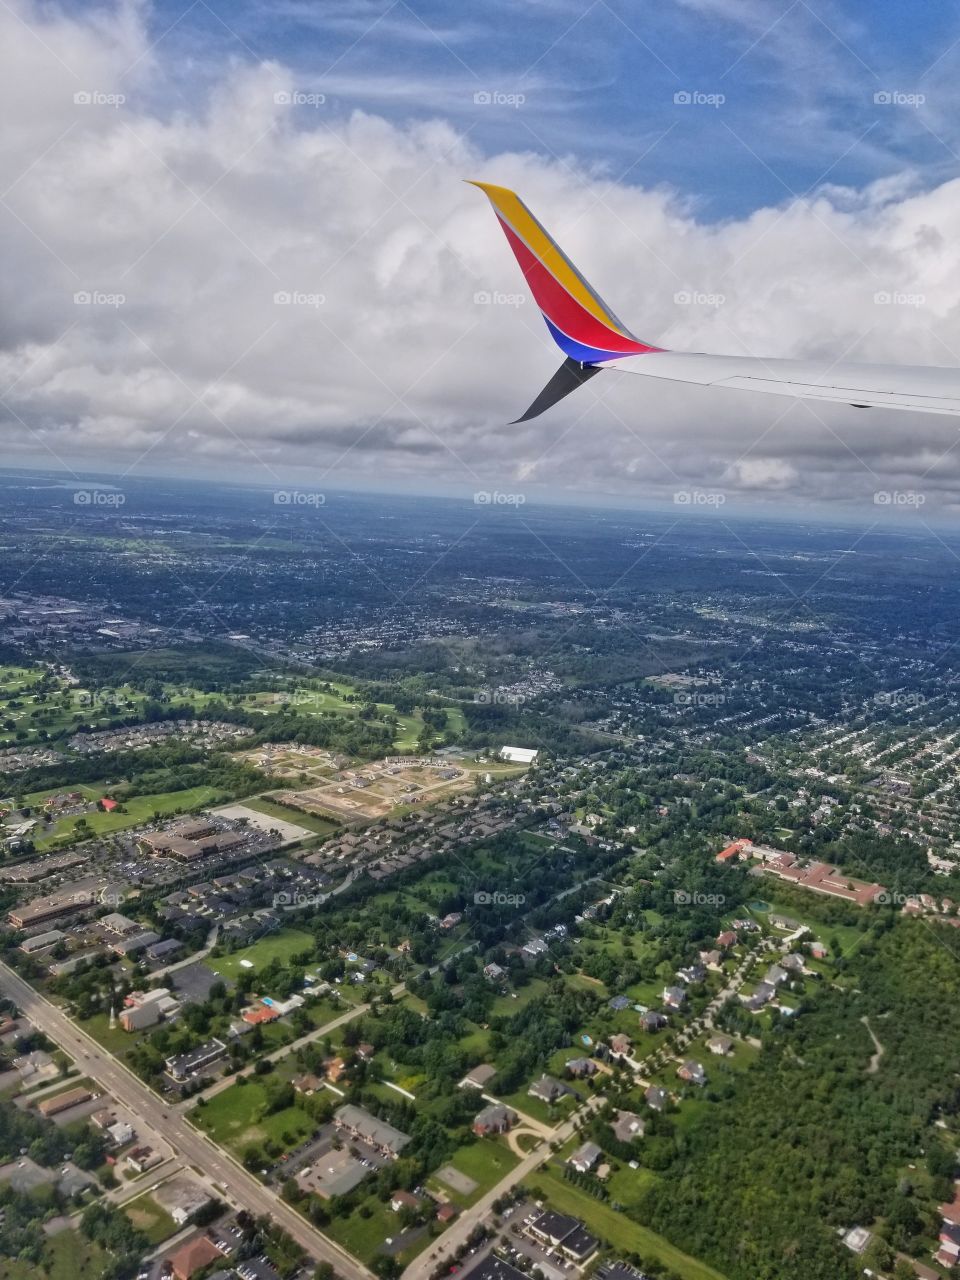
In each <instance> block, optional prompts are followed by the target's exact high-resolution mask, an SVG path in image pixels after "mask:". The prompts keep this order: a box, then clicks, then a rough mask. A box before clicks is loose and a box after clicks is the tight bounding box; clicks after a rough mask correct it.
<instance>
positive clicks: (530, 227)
mask: <svg viewBox="0 0 960 1280" xmlns="http://www.w3.org/2000/svg"><path fill="white" fill-rule="evenodd" d="M467 181H468V182H469V183H470V185H471V186H472V187H479V188H480V190H481V191H482V192H483V193H484V195H485V196H486V197H487V198H488V200H489V201H490V203H491V204H492V205H493V207H494V208H495V209H496V211H497V212H498V213H499V214H500V215H501V217H502V218H504V219H505V221H506V222H508V223H509V224H510V227H511V229H512V230H513V231H515V232H516V234H517V235H518V236H519V237H520V239H521V240H523V241H524V243H525V244H526V245H527V247H528V248H529V249H530V250H531V252H533V253H534V254H536V256H537V257H538V258H539V259H540V261H541V262H542V263H543V265H544V266H545V267H546V268H547V270H548V271H549V272H550V274H551V275H552V276H553V277H554V278H555V279H556V280H558V281H559V282H560V284H562V285H563V287H564V288H565V289H566V290H567V292H568V293H569V294H571V295H572V296H573V297H574V298H576V300H577V301H578V302H579V303H580V305H581V306H583V307H585V308H586V309H587V311H589V312H590V314H591V315H592V316H594V317H595V318H596V319H597V320H599V321H600V322H601V323H602V324H605V325H608V326H609V327H610V328H611V329H615V330H616V332H617V333H619V334H622V335H623V336H624V337H625V338H630V337H632V336H633V335H632V334H631V333H629V332H628V331H627V330H626V329H625V328H624V327H623V325H622V324H621V322H620V321H619V320H618V319H617V317H616V316H615V315H614V314H613V312H612V311H610V309H609V308H608V307H607V306H606V304H605V303H604V302H603V301H601V299H600V298H598V297H597V295H596V294H595V293H594V292H593V290H592V289H591V288H590V286H589V285H588V284H587V282H586V280H584V278H583V276H581V274H580V272H579V271H578V270H577V269H576V267H575V266H574V265H573V263H572V262H571V261H570V259H569V258H568V257H567V256H566V254H565V253H564V252H563V250H562V249H561V248H560V246H559V245H558V244H557V242H556V241H555V240H554V239H553V237H552V236H551V235H550V234H549V233H548V232H547V231H546V230H545V229H544V228H543V227H542V226H541V225H540V223H539V222H538V221H537V220H536V218H535V217H534V216H533V214H532V213H531V212H530V210H529V209H528V208H527V206H526V205H525V204H524V203H523V201H522V200H521V199H520V197H519V196H518V195H517V193H516V192H515V191H511V190H510V188H509V187H497V186H495V185H494V184H493V183H492V182H475V181H474V180H473V179H472V178H468V179H467Z"/></svg>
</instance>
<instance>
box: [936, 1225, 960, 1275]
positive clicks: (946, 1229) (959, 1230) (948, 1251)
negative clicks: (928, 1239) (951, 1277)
mask: <svg viewBox="0 0 960 1280" xmlns="http://www.w3.org/2000/svg"><path fill="white" fill-rule="evenodd" d="M939 1240H940V1248H939V1249H938V1250H937V1252H936V1253H935V1254H934V1255H933V1260H934V1262H939V1263H940V1265H941V1266H942V1267H955V1266H956V1265H957V1263H958V1262H960V1227H957V1226H954V1224H953V1223H952V1222H942V1223H941V1224H940V1235H939Z"/></svg>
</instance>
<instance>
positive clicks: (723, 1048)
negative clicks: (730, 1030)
mask: <svg viewBox="0 0 960 1280" xmlns="http://www.w3.org/2000/svg"><path fill="white" fill-rule="evenodd" d="M707 1048H708V1049H709V1050H710V1052H711V1053H715V1054H716V1055H717V1057H718V1058H725V1057H727V1055H728V1054H730V1053H732V1052H733V1041H732V1040H731V1038H730V1037H729V1036H725V1035H721V1034H720V1033H719V1032H718V1033H717V1034H716V1035H715V1036H711V1037H710V1039H709V1040H708V1041H707Z"/></svg>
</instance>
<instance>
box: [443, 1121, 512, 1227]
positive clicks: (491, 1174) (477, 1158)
mask: <svg viewBox="0 0 960 1280" xmlns="http://www.w3.org/2000/svg"><path fill="white" fill-rule="evenodd" d="M519 1163H520V1157H519V1156H516V1155H514V1153H513V1152H512V1151H511V1150H510V1148H509V1147H508V1146H507V1145H506V1143H505V1142H500V1141H499V1140H498V1139H495V1138H478V1139H477V1141H476V1142H471V1143H470V1144H469V1145H468V1146H465V1147H460V1149H459V1150H458V1151H457V1153H456V1155H455V1156H454V1157H453V1159H452V1160H451V1161H450V1164H452V1165H453V1167H454V1168H455V1169H459V1171H460V1172H461V1173H465V1174H466V1175H467V1177H468V1178H472V1179H473V1181H474V1182H475V1183H476V1184H477V1188H476V1190H475V1191H471V1192H470V1194H469V1195H467V1196H462V1195H458V1193H457V1192H456V1191H454V1190H453V1188H452V1187H448V1186H447V1185H446V1183H444V1184H443V1190H444V1191H445V1192H446V1194H447V1195H449V1197H450V1199H451V1200H453V1201H454V1203H455V1204H458V1205H459V1206H460V1207H461V1208H463V1209H468V1208H469V1207H470V1205H472V1204H474V1203H475V1202H476V1201H477V1200H479V1199H480V1197H481V1196H482V1195H485V1194H486V1192H488V1191H489V1190H490V1189H491V1187H495V1186H496V1185H497V1183H498V1182H500V1181H501V1179H503V1178H505V1177H506V1176H507V1174H508V1173H510V1172H511V1171H512V1170H513V1169H515V1168H516V1167H517V1165H518V1164H519Z"/></svg>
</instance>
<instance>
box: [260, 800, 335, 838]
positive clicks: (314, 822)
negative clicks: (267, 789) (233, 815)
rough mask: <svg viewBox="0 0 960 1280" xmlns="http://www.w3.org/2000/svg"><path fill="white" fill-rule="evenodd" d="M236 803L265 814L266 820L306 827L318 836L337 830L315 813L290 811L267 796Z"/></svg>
mask: <svg viewBox="0 0 960 1280" xmlns="http://www.w3.org/2000/svg"><path fill="white" fill-rule="evenodd" d="M238 803H239V804H245V805H246V806H247V808H248V809H255V810H256V811H257V813H263V814H266V816H267V817H268V818H279V820H280V821H281V822H292V823H293V824H294V825H295V826H298V827H306V829H307V830H308V831H313V832H314V833H315V834H316V835H318V836H329V835H332V834H333V832H334V831H336V830H337V829H338V828H337V824H336V823H335V822H331V821H330V819H329V818H321V817H320V816H319V815H318V814H315V813H304V812H303V811H302V810H301V809H291V808H290V806H289V805H286V804H279V803H278V802H277V801H276V800H273V799H271V798H270V796H269V795H262V796H249V797H248V798H247V799H245V800H241V801H238Z"/></svg>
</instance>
